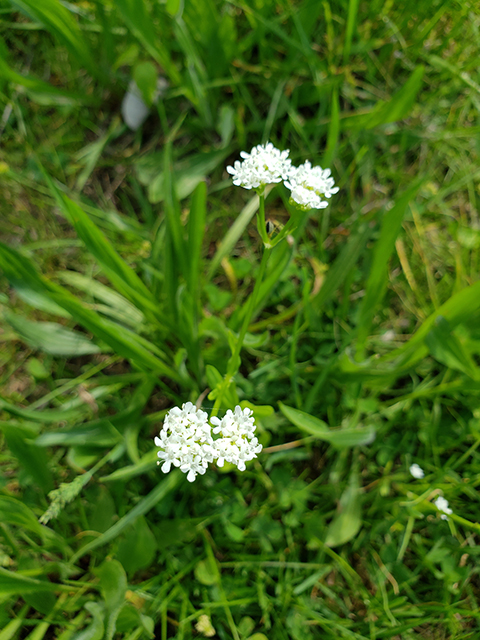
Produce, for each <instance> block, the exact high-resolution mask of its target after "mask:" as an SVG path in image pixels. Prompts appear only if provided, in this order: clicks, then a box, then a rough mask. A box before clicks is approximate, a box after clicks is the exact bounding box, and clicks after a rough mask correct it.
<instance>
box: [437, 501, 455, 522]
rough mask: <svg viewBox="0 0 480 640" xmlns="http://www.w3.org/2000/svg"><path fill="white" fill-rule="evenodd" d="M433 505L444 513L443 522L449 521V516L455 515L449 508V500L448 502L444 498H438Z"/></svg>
mask: <svg viewBox="0 0 480 640" xmlns="http://www.w3.org/2000/svg"><path fill="white" fill-rule="evenodd" d="M433 504H434V505H435V506H436V507H437V509H438V510H439V511H442V512H443V513H442V515H441V516H440V518H441V519H442V520H448V516H449V515H451V514H452V513H453V511H452V510H451V509H450V507H449V506H448V500H446V499H445V498H444V497H443V496H438V498H437V499H436V500H435V502H434V503H433Z"/></svg>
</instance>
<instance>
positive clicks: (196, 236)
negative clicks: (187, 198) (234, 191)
mask: <svg viewBox="0 0 480 640" xmlns="http://www.w3.org/2000/svg"><path fill="white" fill-rule="evenodd" d="M206 205H207V186H206V184H205V182H201V183H200V184H199V185H198V187H197V188H196V189H195V191H194V192H193V196H192V203H191V205H190V214H189V216H188V226H187V231H188V240H187V255H188V260H189V263H190V264H189V270H188V274H186V275H187V282H188V288H189V291H190V295H192V296H194V298H195V299H198V296H199V288H198V282H199V275H200V273H201V272H202V269H201V257H202V253H201V252H202V243H203V236H204V234H205V219H206Z"/></svg>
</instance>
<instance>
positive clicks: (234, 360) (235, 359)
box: [211, 196, 272, 416]
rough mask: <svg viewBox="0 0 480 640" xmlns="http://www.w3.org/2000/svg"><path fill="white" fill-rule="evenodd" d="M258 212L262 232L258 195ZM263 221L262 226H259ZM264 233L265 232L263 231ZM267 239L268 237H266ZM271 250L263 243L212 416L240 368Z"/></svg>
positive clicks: (261, 210) (261, 214)
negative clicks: (259, 260) (241, 356)
mask: <svg viewBox="0 0 480 640" xmlns="http://www.w3.org/2000/svg"><path fill="white" fill-rule="evenodd" d="M259 210H260V213H259V226H260V228H263V230H264V232H265V199H264V196H260V208H259ZM262 222H263V227H262V226H261V225H262ZM259 233H260V235H261V231H260V229H259ZM265 235H266V232H265ZM267 240H268V238H267ZM271 252H272V247H271V246H270V245H267V244H266V245H264V248H263V255H262V260H261V262H260V268H259V270H258V275H257V280H256V282H255V286H254V288H253V291H252V294H251V295H250V298H249V300H248V306H247V311H246V313H245V316H244V318H243V323H242V327H241V329H240V333H239V334H238V338H237V342H236V344H235V349H234V351H233V353H232V356H231V358H230V359H229V361H228V364H227V372H226V374H225V377H224V379H223V383H222V385H221V387H220V389H219V390H218V395H217V397H216V399H215V404H214V405H213V409H212V414H211V415H212V416H216V415H217V414H218V411H219V409H220V407H221V405H222V400H223V397H224V395H225V393H226V392H227V390H228V387H229V386H230V385H231V384H232V382H233V378H234V376H235V374H236V373H237V371H238V369H239V368H240V352H241V350H242V346H243V341H244V340H245V336H246V334H247V329H248V327H249V325H250V321H251V320H252V316H253V313H254V311H255V307H256V306H257V302H258V294H259V291H260V287H261V285H262V282H263V278H264V276H265V271H266V269H267V263H268V259H269V257H270V254H271Z"/></svg>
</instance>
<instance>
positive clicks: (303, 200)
mask: <svg viewBox="0 0 480 640" xmlns="http://www.w3.org/2000/svg"><path fill="white" fill-rule="evenodd" d="M330 173H331V171H330V169H322V167H312V165H311V163H310V162H309V161H308V160H307V161H306V162H305V163H304V164H301V165H300V166H299V167H292V168H291V169H290V173H289V175H288V179H287V180H286V181H285V186H286V187H287V189H290V192H291V195H290V202H291V203H292V204H296V205H297V206H298V207H299V208H300V209H303V210H304V211H307V210H308V209H325V207H327V206H328V202H327V201H326V200H323V199H322V198H324V197H325V198H330V197H331V196H332V195H333V194H335V193H337V192H338V187H334V184H335V181H334V179H333V178H332V177H331V176H330Z"/></svg>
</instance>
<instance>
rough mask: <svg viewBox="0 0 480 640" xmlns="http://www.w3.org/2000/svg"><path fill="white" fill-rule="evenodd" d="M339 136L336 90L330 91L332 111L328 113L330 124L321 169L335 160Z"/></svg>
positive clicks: (338, 108) (338, 110)
mask: <svg viewBox="0 0 480 640" xmlns="http://www.w3.org/2000/svg"><path fill="white" fill-rule="evenodd" d="M339 135H340V107H339V102H338V89H337V87H333V89H332V110H331V112H330V124H329V125H328V135H327V148H326V149H325V153H324V156H323V160H322V166H323V167H329V166H330V165H331V164H332V160H333V159H334V158H335V153H336V150H337V144H338V138H339Z"/></svg>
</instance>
